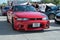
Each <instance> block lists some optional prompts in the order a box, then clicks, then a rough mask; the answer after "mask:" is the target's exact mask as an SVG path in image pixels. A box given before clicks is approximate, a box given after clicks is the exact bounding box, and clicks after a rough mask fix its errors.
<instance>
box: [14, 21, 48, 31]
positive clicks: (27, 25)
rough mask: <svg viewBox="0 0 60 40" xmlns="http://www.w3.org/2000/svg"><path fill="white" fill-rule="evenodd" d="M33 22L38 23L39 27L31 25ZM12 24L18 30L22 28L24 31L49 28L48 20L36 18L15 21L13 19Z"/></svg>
mask: <svg viewBox="0 0 60 40" xmlns="http://www.w3.org/2000/svg"><path fill="white" fill-rule="evenodd" d="M33 23H40V27H33V26H32V24H33ZM14 25H15V27H16V29H17V30H18V29H19V30H24V31H37V30H43V29H48V28H49V21H46V20H45V21H44V20H36V21H31V20H29V21H17V20H14Z"/></svg>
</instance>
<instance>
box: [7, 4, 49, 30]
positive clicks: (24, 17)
mask: <svg viewBox="0 0 60 40" xmlns="http://www.w3.org/2000/svg"><path fill="white" fill-rule="evenodd" d="M7 21H8V22H9V23H11V24H12V28H13V29H14V30H17V31H18V30H24V31H38V30H44V29H48V28H49V20H48V17H47V16H46V15H45V14H43V13H40V12H37V11H36V9H35V8H34V7H33V6H30V5H15V6H12V8H11V9H10V10H9V11H8V13H7Z"/></svg>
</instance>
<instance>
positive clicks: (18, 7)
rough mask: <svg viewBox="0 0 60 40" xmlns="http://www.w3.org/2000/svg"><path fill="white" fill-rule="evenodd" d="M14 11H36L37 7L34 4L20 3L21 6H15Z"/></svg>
mask: <svg viewBox="0 0 60 40" xmlns="http://www.w3.org/2000/svg"><path fill="white" fill-rule="evenodd" d="M13 11H20V12H22V11H33V12H35V11H36V9H35V8H34V7H33V6H29V5H24V6H23V5H20V6H13Z"/></svg>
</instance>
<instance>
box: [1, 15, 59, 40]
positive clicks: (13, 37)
mask: <svg viewBox="0 0 60 40" xmlns="http://www.w3.org/2000/svg"><path fill="white" fill-rule="evenodd" d="M6 20H7V19H6V16H0V40H60V25H59V24H55V23H54V20H50V28H49V29H46V30H44V31H36V32H21V31H14V30H12V27H11V24H10V23H7V21H6Z"/></svg>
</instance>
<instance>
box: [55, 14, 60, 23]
mask: <svg viewBox="0 0 60 40" xmlns="http://www.w3.org/2000/svg"><path fill="white" fill-rule="evenodd" d="M55 23H60V13H58V14H56V16H55Z"/></svg>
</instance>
